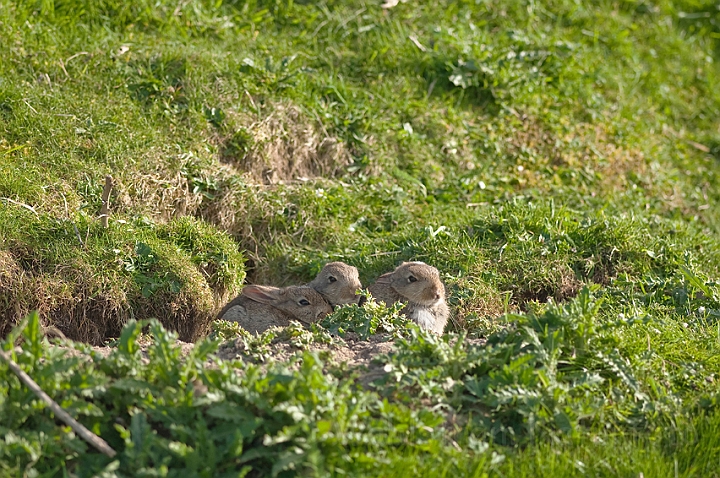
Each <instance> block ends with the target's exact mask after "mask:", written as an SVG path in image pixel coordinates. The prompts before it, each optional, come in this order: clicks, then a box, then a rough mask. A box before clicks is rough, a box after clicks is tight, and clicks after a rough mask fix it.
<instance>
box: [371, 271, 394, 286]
mask: <svg viewBox="0 0 720 478" xmlns="http://www.w3.org/2000/svg"><path fill="white" fill-rule="evenodd" d="M391 276H392V272H386V273H385V274H383V275H381V276H380V277H378V278H377V280H376V281H375V283H376V284H389V283H390V282H392V280H391Z"/></svg>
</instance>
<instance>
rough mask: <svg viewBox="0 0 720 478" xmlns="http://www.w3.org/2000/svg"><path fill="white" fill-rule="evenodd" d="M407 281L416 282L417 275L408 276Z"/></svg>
mask: <svg viewBox="0 0 720 478" xmlns="http://www.w3.org/2000/svg"><path fill="white" fill-rule="evenodd" d="M408 282H417V277H415V276H410V277H408Z"/></svg>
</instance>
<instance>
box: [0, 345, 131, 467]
mask: <svg viewBox="0 0 720 478" xmlns="http://www.w3.org/2000/svg"><path fill="white" fill-rule="evenodd" d="M0 357H2V358H3V360H5V361H6V362H7V364H8V367H10V370H12V371H13V372H14V373H15V375H17V376H18V378H19V379H20V381H21V382H22V383H24V384H25V386H26V387H27V388H29V389H30V391H32V392H33V393H34V394H35V395H37V396H38V398H40V400H42V401H43V402H45V403H46V404H47V406H48V407H49V408H50V410H52V412H53V413H54V414H55V416H56V417H57V418H59V419H60V420H62V421H63V422H65V423H66V424H67V425H68V426H70V427H71V428H72V429H73V430H75V433H77V434H78V435H80V437H81V438H82V439H83V440H85V441H86V442H88V443H90V444H91V445H92V446H94V447H95V448H97V449H98V450H100V452H102V453H103V454H105V455H107V456H109V457H110V458H112V457H114V456H115V455H117V452H116V451H115V450H113V449H112V448H111V447H110V445H108V444H107V442H106V441H105V440H103V439H102V438H100V437H99V436H97V435H96V434H94V433H93V432H91V431H90V430H88V429H87V428H85V426H84V425H83V424H82V423H80V422H78V421H77V420H75V419H74V418H73V417H71V416H70V415H69V414H68V412H66V411H65V410H63V409H62V408H61V407H60V405H58V404H57V403H55V401H54V400H53V399H52V398H50V396H49V395H48V394H47V393H45V392H44V391H43V390H42V389H41V388H40V387H39V386H38V384H37V383H35V381H34V380H33V379H32V378H30V376H29V375H28V374H26V373H25V372H23V370H22V369H21V368H20V367H19V366H18V364H16V363H15V362H14V361H13V360H12V359H11V358H10V356H9V355H8V353H7V352H5V351H4V350H0Z"/></svg>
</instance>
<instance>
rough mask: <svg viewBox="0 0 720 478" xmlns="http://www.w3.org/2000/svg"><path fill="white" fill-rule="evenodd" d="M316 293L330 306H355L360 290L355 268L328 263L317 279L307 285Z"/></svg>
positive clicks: (360, 285)
mask: <svg viewBox="0 0 720 478" xmlns="http://www.w3.org/2000/svg"><path fill="white" fill-rule="evenodd" d="M307 285H308V287H312V288H313V289H315V290H316V291H318V292H319V293H320V294H321V295H322V296H323V297H324V298H325V300H326V301H328V302H329V303H330V304H331V305H333V306H335V305H341V304H357V303H358V300H359V299H360V295H358V294H356V292H357V290H358V289H361V288H362V284H361V283H360V276H359V274H358V270H357V268H356V267H353V266H350V265H347V264H345V263H344V262H328V263H327V264H325V266H324V267H323V268H322V270H321V271H320V273H319V274H318V275H317V277H316V278H315V279H314V280H313V281H312V282H310V283H309V284H307Z"/></svg>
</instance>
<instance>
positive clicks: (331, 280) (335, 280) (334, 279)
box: [328, 276, 337, 282]
mask: <svg viewBox="0 0 720 478" xmlns="http://www.w3.org/2000/svg"><path fill="white" fill-rule="evenodd" d="M328 280H329V281H330V282H337V279H336V278H334V277H333V276H330V277H328Z"/></svg>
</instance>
